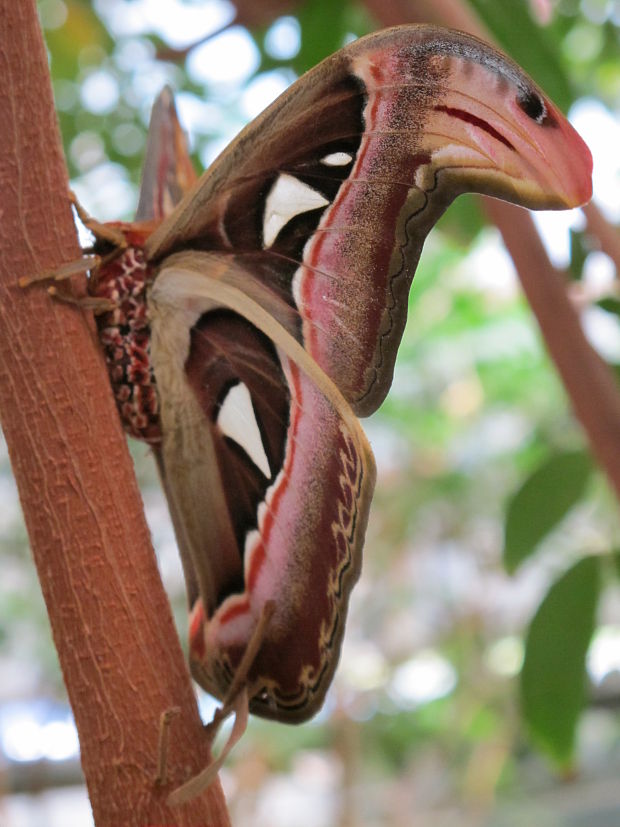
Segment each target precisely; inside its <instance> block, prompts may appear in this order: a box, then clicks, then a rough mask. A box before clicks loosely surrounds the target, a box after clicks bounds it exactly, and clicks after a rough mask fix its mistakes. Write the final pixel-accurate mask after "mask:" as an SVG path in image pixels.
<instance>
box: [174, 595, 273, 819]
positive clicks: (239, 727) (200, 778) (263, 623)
mask: <svg viewBox="0 0 620 827" xmlns="http://www.w3.org/2000/svg"><path fill="white" fill-rule="evenodd" d="M275 608H276V607H275V603H274V602H273V600H268V601H267V602H266V603H265V605H264V607H263V610H262V612H261V615H260V618H259V620H258V623H257V624H256V628H255V629H254V632H253V633H252V637H251V638H250V641H249V643H248V645H247V647H246V649H245V652H244V653H243V657H242V658H241V662H240V663H239V666H238V667H237V670H236V672H235V676H234V678H233V681H232V683H231V685H230V689H229V690H228V694H227V695H226V698H225V700H224V703H223V705H222V706H221V707H220V708H219V709H217V710H216V712H215V714H214V716H213V720H212V721H211V723H210V724H208V725H207V726H206V727H205V730H206V732H207V734H208V737H209V740H210V741H213V739H214V738H215V736H216V735H217V732H218V730H219V728H220V726H221V725H222V722H223V721H224V720H225V719H226V718H228V716H229V715H231V714H232V713H234V715H235V723H234V725H233V728H232V731H231V733H230V735H229V737H228V740H227V741H226V744H225V746H224V748H223V749H222V751H221V752H220V754H219V755H218V757H217V758H215V759H214V760H213V761H211V763H210V764H208V765H207V766H206V767H205V768H204V770H202V771H201V772H199V773H198V775H195V776H194V777H193V778H190V779H189V781H186V783H185V784H183V785H181V786H180V787H177V789H176V790H174V791H173V792H171V793H170V795H169V796H168V805H169V806H171V807H177V806H179V805H181V804H185V803H186V802H188V801H191V800H192V799H193V798H195V797H196V796H197V795H200V793H201V792H202V791H203V790H206V788H207V787H208V786H209V785H210V784H212V783H213V781H214V780H215V779H216V777H217V774H218V772H219V771H220V769H221V767H222V765H223V763H224V761H225V760H226V758H227V757H228V754H229V753H230V751H231V750H232V748H233V747H234V746H235V744H236V743H237V742H238V741H239V739H240V738H241V737H242V735H243V734H244V732H245V730H246V727H247V724H248V718H249V714H250V697H252V694H253V693H254V692H256V690H257V689H258V686H252V687H250V688H249V687H248V680H247V678H248V672H249V671H250V669H251V667H252V664H253V663H254V659H255V658H256V655H257V654H258V651H259V649H260V647H261V644H262V642H263V640H264V638H265V632H266V631H267V627H268V625H269V622H270V620H271V618H272V617H273V613H274V612H275Z"/></svg>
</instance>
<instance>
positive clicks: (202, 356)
mask: <svg viewBox="0 0 620 827" xmlns="http://www.w3.org/2000/svg"><path fill="white" fill-rule="evenodd" d="M591 171H592V161H591V157H590V153H589V151H588V149H587V147H586V146H585V144H584V143H583V141H582V140H581V139H580V137H579V136H578V135H577V133H576V132H575V131H574V130H573V128H572V127H571V126H570V125H569V124H568V122H567V121H566V119H565V118H564V117H563V115H562V114H561V113H560V112H559V111H558V109H557V108H556V107H555V106H554V105H553V104H552V103H551V102H550V101H549V100H548V99H547V98H546V97H545V96H544V94H543V93H542V92H541V90H540V89H538V88H537V86H536V85H535V84H534V83H533V81H532V80H531V79H530V78H529V77H527V75H526V74H525V73H524V72H523V71H522V70H521V69H520V68H519V67H518V66H517V65H516V64H515V63H513V62H512V61H511V60H510V59H509V58H507V57H506V56H504V55H502V54H500V53H499V52H497V51H496V50H495V49H493V48H491V47H490V46H488V45H487V44H485V43H483V42H481V41H480V40H477V39H475V38H473V37H470V36H468V35H465V34H463V33H460V32H456V31H449V30H445V29H439V28H435V27H430V26H402V27H398V28H393V29H388V30H385V31H381V32H378V33H376V34H372V35H369V36H367V37H364V38H361V39H360V40H357V41H355V42H353V43H351V44H350V45H348V46H346V47H345V48H343V49H341V50H340V51H339V52H337V53H336V54H334V55H332V56H331V57H329V58H327V59H326V60H324V61H323V62H322V63H321V64H320V65H318V66H317V67H315V68H314V69H312V70H311V71H310V72H308V73H307V74H306V75H304V76H303V77H302V78H300V79H299V80H298V81H297V82H296V83H294V84H293V85H292V86H291V87H290V88H289V89H288V90H287V91H286V92H285V93H284V94H283V95H281V96H280V97H279V98H278V99H277V100H276V101H275V102H274V103H273V104H272V105H271V106H269V107H268V108H267V109H266V110H265V111H264V112H263V113H262V114H261V115H260V116H259V117H258V118H256V120H254V121H253V122H252V123H251V124H250V125H249V126H247V127H246V128H245V129H244V130H243V131H242V132H241V134H240V135H239V136H238V137H237V138H236V139H235V140H234V141H233V143H232V144H231V145H230V146H229V147H228V148H227V149H226V150H225V151H224V152H223V153H222V154H221V155H220V157H219V158H218V159H217V160H216V161H215V162H214V163H213V165H212V166H211V167H210V168H209V169H208V170H207V171H206V172H205V173H204V174H203V175H202V177H200V178H199V179H198V180H196V179H195V174H194V171H193V169H192V165H191V163H190V160H189V155H188V151H187V147H186V143H185V139H184V136H183V133H182V130H181V128H180V126H179V122H178V120H177V117H176V113H175V108H174V102H173V98H172V93H171V92H170V90H168V89H165V90H164V91H163V92H162V93H161V95H160V96H159V98H158V99H157V101H156V103H155V105H154V109H153V114H152V119H151V125H150V130H149V139H148V146H147V153H146V161H145V166H144V173H143V181H142V186H141V192H140V200H139V206H138V210H137V214H136V218H135V221H134V222H132V223H114V224H112V225H105V228H104V229H101V228H99V231H97V228H96V229H95V233H96V235H97V236H98V237H97V242H96V245H95V247H96V252H97V254H98V258H96V259H91V260H90V261H88V262H86V263H89V264H91V265H92V267H91V275H90V279H89V292H90V293H91V295H92V296H93V297H94V298H93V303H94V304H95V305H96V306H98V308H99V310H101V311H103V312H100V314H99V315H98V327H99V334H100V338H101V342H102V345H103V348H104V351H105V357H106V360H107V365H108V369H109V373H110V378H111V382H112V387H113V390H114V395H115V397H116V402H117V406H118V409H119V412H120V415H121V418H122V420H123V424H124V426H125V429H126V430H127V432H128V433H129V434H131V435H132V436H134V437H137V438H138V439H143V440H146V441H147V442H148V443H149V444H150V445H151V447H152V450H153V453H154V454H155V457H156V460H157V464H158V467H159V471H160V474H161V479H162V483H163V487H164V490H165V493H166V496H167V499H168V503H169V506H170V512H171V515H172V520H173V523H174V528H175V532H176V536H177V540H178V545H179V549H180V553H181V557H182V562H183V568H184V573H185V579H186V583H187V594H188V600H189V608H190V665H191V671H192V674H193V676H194V678H195V679H196V680H197V681H198V683H199V684H200V685H201V686H202V687H204V688H205V689H206V690H207V691H208V692H210V693H211V694H212V695H214V696H215V697H217V698H219V699H225V698H227V697H228V696H229V694H230V690H231V684H232V685H233V687H236V689H235V691H236V692H237V693H238V694H241V693H242V694H243V695H244V696H245V695H247V697H248V698H249V709H250V711H251V712H252V713H254V714H255V715H261V716H263V717H266V718H272V719H276V720H278V721H284V722H299V721H304V720H306V719H308V718H309V717H311V716H312V715H314V713H315V712H316V711H317V710H318V709H319V708H320V706H321V704H322V703H323V700H324V698H325V693H326V691H327V689H328V687H329V685H330V682H331V680H332V677H333V674H334V670H335V668H336V663H337V661H338V656H339V651H340V647H341V642H342V637H343V631H344V626H345V618H346V614H347V604H348V601H349V595H350V592H351V589H352V587H353V585H354V583H355V581H356V580H357V578H358V576H359V573H360V566H361V553H362V545H363V541H364V532H365V529H366V523H367V519H368V512H369V508H370V502H371V497H372V492H373V486H374V481H375V466H374V461H373V456H372V452H371V449H370V446H369V444H368V441H367V439H366V437H365V435H364V432H363V431H362V429H361V426H360V424H359V422H358V419H357V417H358V416H367V415H369V414H371V413H372V412H373V411H374V410H376V409H377V407H378V406H379V405H380V404H381V402H382V401H383V399H384V398H385V396H386V394H387V392H388V389H389V387H390V384H391V382H392V374H393V368H394V361H395V357H396V351H397V348H398V345H399V342H400V339H401V336H402V333H403V328H404V325H405V319H406V313H407V297H408V292H409V287H410V285H411V281H412V278H413V275H414V272H415V269H416V265H417V261H418V258H419V256H420V253H421V250H422V246H423V243H424V240H425V238H426V236H427V234H428V232H429V230H430V229H431V227H432V226H433V225H434V223H435V222H436V221H437V219H438V218H439V216H440V215H441V214H442V213H443V211H444V210H445V209H446V207H447V206H448V205H449V204H450V202H451V201H452V200H453V199H454V198H455V197H456V196H457V195H459V194H460V193H463V192H465V191H474V192H479V193H486V194H488V195H492V196H495V197H498V198H503V199H506V200H508V201H512V202H514V203H516V204H519V205H521V206H525V207H529V208H532V209H536V208H542V209H565V208H570V207H574V206H577V205H580V204H583V203H585V202H586V201H587V200H589V198H590V196H591ZM257 627H258V628H260V632H259V633H258V635H257ZM248 646H250V655H248ZM244 654H245V655H246V656H247V657H246V659H245V663H244V666H243V669H242V680H241V682H240V683H239V682H238V685H236V684H235V683H234V681H235V676H236V675H238V674H239V668H240V664H241V663H242V659H243V658H244Z"/></svg>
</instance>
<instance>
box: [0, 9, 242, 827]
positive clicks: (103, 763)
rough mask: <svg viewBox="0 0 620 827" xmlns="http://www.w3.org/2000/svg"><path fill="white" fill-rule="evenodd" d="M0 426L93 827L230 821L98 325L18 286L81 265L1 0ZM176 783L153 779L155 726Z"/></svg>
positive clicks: (43, 71) (36, 38)
mask: <svg viewBox="0 0 620 827" xmlns="http://www.w3.org/2000/svg"><path fill="white" fill-rule="evenodd" d="M0 67H1V68H0V76H1V77H2V86H1V87H0V111H1V112H2V120H1V122H0V192H1V201H0V206H1V209H2V221H1V222H0V249H1V250H2V259H1V261H0V420H1V422H2V427H3V430H4V433H5V436H6V440H7V444H8V447H9V452H10V456H11V461H12V464H13V468H14V471H15V477H16V480H17V485H18V489H19V493H20V497H21V501H22V505H23V509H24V515H25V519H26V525H27V528H28V533H29V536H30V540H31V545H32V551H33V555H34V560H35V563H36V566H37V569H38V572H39V576H40V579H41V587H42V590H43V595H44V597H45V601H46V605H47V609H48V613H49V617H50V622H51V626H52V631H53V635H54V640H55V643H56V646H57V648H58V654H59V658H60V663H61V667H62V670H63V675H64V678H65V682H66V685H67V690H68V694H69V699H70V701H71V705H72V707H73V711H74V714H75V719H76V723H77V728H78V732H79V736H80V745H81V757H82V765H83V768H84V773H85V775H86V781H87V785H88V792H89V795H90V800H91V804H92V807H93V812H94V817H95V822H96V824H97V827H104V826H105V825H109V827H112V826H113V827H121V825H122V827H127V826H128V825H136V827H144V825H154V824H168V825H171V824H176V825H189V824H191V825H192V827H198V825H205V827H206V825H209V827H218V825H228V823H229V822H228V817H227V814H226V809H225V804H224V801H223V796H222V793H221V790H220V788H219V786H218V785H214V786H213V787H212V788H211V789H209V790H208V791H207V792H206V793H204V794H203V795H202V796H200V797H199V798H197V799H195V800H194V801H193V802H191V803H190V804H188V805H186V806H184V807H182V808H180V809H178V810H177V811H175V812H172V811H171V810H170V809H169V808H168V807H167V806H166V803H165V802H166V795H167V794H168V793H169V792H170V790H171V789H173V788H174V787H175V786H177V785H178V784H179V783H180V782H182V781H183V780H185V779H186V778H187V776H188V775H190V774H193V773H195V772H197V771H198V770H200V769H201V768H202V767H203V766H204V765H205V763H206V762H207V761H208V759H209V749H208V745H207V743H206V742H205V738H204V734H203V729H202V726H201V722H200V719H199V716H198V711H197V708H196V703H195V699H194V695H193V692H192V686H191V682H190V679H189V675H188V672H187V669H186V666H185V662H184V658H183V655H182V652H181V649H180V646H179V642H178V638H177V635H176V631H175V628H174V625H173V621H172V616H171V612H170V608H169V605H168V601H167V598H166V595H165V593H164V591H163V589H162V585H161V581H160V578H159V574H158V571H157V566H156V562H155V557H154V555H153V551H152V548H151V545H150V539H149V533H148V529H147V526H146V524H145V521H144V517H143V512H142V505H141V501H140V496H139V492H138V490H137V487H136V483H135V479H134V476H133V469H132V465H131V461H130V458H129V454H128V451H127V447H126V444H125V438H124V436H123V434H122V431H121V428H120V424H119V419H118V416H117V413H116V409H115V407H114V402H113V400H112V395H111V391H110V388H109V385H108V382H107V377H106V373H105V368H104V365H103V360H102V357H101V354H100V352H99V350H98V348H97V344H96V341H95V338H94V328H93V325H92V323H91V320H90V319H89V318H88V317H86V316H85V315H84V314H83V313H82V312H81V311H79V310H78V309H76V308H72V307H69V306H66V305H62V304H60V303H55V302H53V301H52V300H51V299H50V298H49V297H48V296H47V294H46V292H45V290H44V289H43V288H41V287H38V286H35V287H31V288H29V289H28V290H21V289H20V288H19V287H18V286H17V280H18V278H19V277H20V276H22V275H30V274H33V273H39V272H42V271H45V270H47V269H49V268H51V267H54V266H57V265H59V264H60V263H62V262H65V261H68V260H70V259H74V258H76V257H78V256H79V254H80V251H79V248H78V246H77V241H76V234H75V228H74V225H73V220H72V215H71V209H70V206H69V201H68V197H67V187H68V183H67V174H66V170H65V166H64V161H63V157H62V153H61V150H60V142H59V136H58V130H57V125H56V121H55V117H54V112H53V107H52V96H51V88H50V83H49V77H48V71H47V60H46V53H45V48H44V45H43V42H42V38H41V34H40V31H39V27H38V20H37V12H36V6H35V0H20V2H14V0H0ZM175 706H178V707H180V712H179V714H178V716H177V717H176V718H175V719H174V720H173V722H172V724H171V727H170V749H169V759H168V783H167V784H166V785H165V786H157V785H156V784H155V776H156V770H157V761H158V736H159V720H160V715H161V714H162V713H163V712H164V711H165V710H167V709H170V708H171V707H175Z"/></svg>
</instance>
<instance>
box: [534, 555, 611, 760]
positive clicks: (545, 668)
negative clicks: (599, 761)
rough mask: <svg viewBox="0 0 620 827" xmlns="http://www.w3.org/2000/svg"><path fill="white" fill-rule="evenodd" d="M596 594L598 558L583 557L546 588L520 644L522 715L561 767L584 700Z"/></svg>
mask: <svg viewBox="0 0 620 827" xmlns="http://www.w3.org/2000/svg"><path fill="white" fill-rule="evenodd" d="M599 593H600V561H599V560H598V558H596V557H586V558H584V559H583V560H580V561H579V562H578V563H576V564H575V565H574V566H573V567H572V568H571V569H569V570H568V571H567V572H566V573H565V574H564V575H563V576H562V577H561V578H560V579H559V580H558V581H557V582H556V583H554V584H553V585H552V586H551V588H550V589H549V592H548V593H547V596H546V597H545V599H544V600H543V602H542V603H541V604H540V606H539V608H538V611H537V612H536V615H535V617H534V619H533V620H532V623H531V626H530V628H529V631H528V634H527V639H526V643H525V660H524V663H523V669H522V671H521V703H522V709H523V716H524V718H525V720H526V722H527V724H528V727H529V729H530V731H531V734H532V736H533V738H534V739H535V740H536V741H537V742H538V743H539V744H540V745H541V746H542V747H543V749H544V750H545V751H546V752H547V753H548V754H549V755H550V756H551V757H552V759H553V760H554V761H555V762H557V763H558V764H559V765H560V766H561V767H562V768H568V767H569V766H570V764H571V761H572V758H573V752H574V747H575V733H576V727H577V722H578V720H579V715H580V713H581V711H582V709H583V706H584V703H585V698H586V672H585V659H586V653H587V650H588V645H589V643H590V639H591V638H592V633H593V631H594V624H595V615H596V607H597V602H598V597H599Z"/></svg>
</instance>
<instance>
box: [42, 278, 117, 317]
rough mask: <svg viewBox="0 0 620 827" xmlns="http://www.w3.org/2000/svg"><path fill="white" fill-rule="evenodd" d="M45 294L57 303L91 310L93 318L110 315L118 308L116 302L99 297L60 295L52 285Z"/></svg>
mask: <svg viewBox="0 0 620 827" xmlns="http://www.w3.org/2000/svg"><path fill="white" fill-rule="evenodd" d="M47 292H48V293H49V295H50V296H51V297H52V298H53V299H56V300H57V301H61V302H64V303H65V304H72V305H74V306H75V307H79V308H81V309H82V310H92V312H93V313H94V314H95V316H99V315H101V314H102V313H110V312H111V311H112V310H116V308H117V307H118V302H115V301H114V300H113V299H104V298H102V297H101V296H72V295H71V293H60V292H59V291H58V290H57V289H56V288H55V287H54V285H52V286H51V287H48V288H47Z"/></svg>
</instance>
